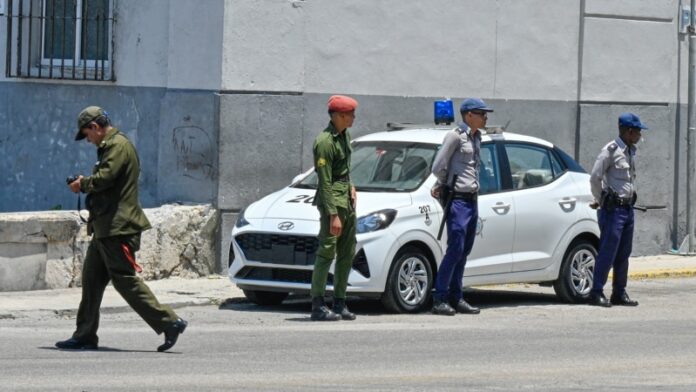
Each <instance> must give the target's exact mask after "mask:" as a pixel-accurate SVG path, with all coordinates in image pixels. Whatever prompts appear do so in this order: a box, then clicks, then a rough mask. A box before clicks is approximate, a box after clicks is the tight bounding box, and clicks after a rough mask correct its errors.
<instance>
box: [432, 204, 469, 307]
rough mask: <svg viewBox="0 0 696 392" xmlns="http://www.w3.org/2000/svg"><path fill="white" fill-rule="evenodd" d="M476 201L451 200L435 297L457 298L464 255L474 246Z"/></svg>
mask: <svg viewBox="0 0 696 392" xmlns="http://www.w3.org/2000/svg"><path fill="white" fill-rule="evenodd" d="M477 223H478V204H477V203H476V202H475V201H464V200H457V199H455V200H452V207H451V209H450V213H449V215H448V216H447V250H446V251H445V256H444V257H443V258H442V263H440V268H439V269H438V270H437V277H436V278H435V300H436V301H441V302H446V301H448V300H449V301H459V300H460V299H461V298H462V278H463V277H464V266H465V265H466V258H467V256H469V253H471V248H473V247H474V239H475V238H476V224H477Z"/></svg>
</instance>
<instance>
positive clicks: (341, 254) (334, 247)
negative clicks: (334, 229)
mask: <svg viewBox="0 0 696 392" xmlns="http://www.w3.org/2000/svg"><path fill="white" fill-rule="evenodd" d="M337 211H338V217H339V219H341V224H342V225H343V230H342V231H341V235H340V236H333V235H331V231H330V229H331V215H329V214H327V213H326V212H325V211H323V210H322V209H320V210H319V214H320V227H319V248H318V249H317V256H316V258H315V260H314V272H313V273H312V289H311V295H312V297H323V296H324V293H325V292H326V280H327V278H328V275H329V269H330V268H331V263H332V262H333V260H334V258H335V259H336V266H335V267H334V277H333V292H334V298H338V299H345V298H346V287H347V286H348V274H350V268H351V266H352V265H353V256H354V255H355V242H356V240H355V223H356V222H355V211H354V210H353V209H352V208H348V209H345V208H338V209H337Z"/></svg>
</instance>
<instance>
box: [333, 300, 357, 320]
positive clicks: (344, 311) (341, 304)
mask: <svg viewBox="0 0 696 392" xmlns="http://www.w3.org/2000/svg"><path fill="white" fill-rule="evenodd" d="M333 312H334V313H336V314H337V315H339V316H341V318H342V319H344V320H355V313H351V312H350V311H349V310H348V306H346V300H345V299H338V298H334V303H333Z"/></svg>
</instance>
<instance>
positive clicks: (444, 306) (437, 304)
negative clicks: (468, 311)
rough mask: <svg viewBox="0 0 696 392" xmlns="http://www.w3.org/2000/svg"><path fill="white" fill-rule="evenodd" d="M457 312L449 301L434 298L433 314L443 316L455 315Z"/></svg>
mask: <svg viewBox="0 0 696 392" xmlns="http://www.w3.org/2000/svg"><path fill="white" fill-rule="evenodd" d="M455 313H457V312H456V311H455V310H454V309H453V308H452V307H451V306H450V304H449V303H448V302H447V301H440V300H438V299H433V314H439V315H441V316H454V314H455Z"/></svg>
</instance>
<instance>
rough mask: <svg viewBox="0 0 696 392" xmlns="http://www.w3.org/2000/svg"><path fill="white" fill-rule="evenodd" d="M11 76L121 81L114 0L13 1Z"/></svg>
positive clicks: (8, 71) (9, 51)
mask: <svg viewBox="0 0 696 392" xmlns="http://www.w3.org/2000/svg"><path fill="white" fill-rule="evenodd" d="M7 1H8V3H7V10H6V11H7V47H6V53H7V56H6V69H5V75H6V76H7V77H8V78H39V79H71V80H109V81H113V80H115V75H114V64H113V40H112V39H111V38H112V30H113V23H114V18H113V10H112V7H111V6H112V4H111V0H7Z"/></svg>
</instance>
